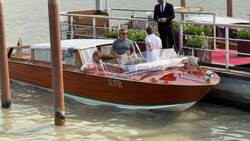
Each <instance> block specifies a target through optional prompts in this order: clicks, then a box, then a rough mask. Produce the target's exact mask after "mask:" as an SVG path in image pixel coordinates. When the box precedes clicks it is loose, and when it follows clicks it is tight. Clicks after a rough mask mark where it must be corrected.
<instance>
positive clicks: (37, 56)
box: [32, 49, 51, 62]
mask: <svg viewBox="0 0 250 141" xmlns="http://www.w3.org/2000/svg"><path fill="white" fill-rule="evenodd" d="M32 52H33V56H32V57H33V58H32V59H33V60H37V61H44V62H50V60H51V59H50V49H33V50H32Z"/></svg>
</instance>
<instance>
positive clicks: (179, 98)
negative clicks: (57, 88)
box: [9, 62, 214, 110]
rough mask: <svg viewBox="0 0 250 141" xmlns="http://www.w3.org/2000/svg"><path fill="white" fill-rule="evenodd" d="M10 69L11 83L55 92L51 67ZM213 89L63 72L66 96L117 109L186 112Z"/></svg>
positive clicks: (13, 65)
mask: <svg viewBox="0 0 250 141" xmlns="http://www.w3.org/2000/svg"><path fill="white" fill-rule="evenodd" d="M9 66H10V69H9V70H10V76H11V78H12V79H15V80H19V81H23V82H25V83H30V84H33V85H37V86H40V87H44V88H49V89H50V88H52V80H51V79H52V77H51V69H50V67H42V66H38V65H32V64H23V63H18V62H9ZM213 86H214V84H207V85H170V84H169V85H167V84H166V85H163V84H153V83H146V82H138V81H132V80H123V79H116V78H107V77H101V76H95V75H88V74H84V73H81V72H77V71H70V70H64V88H65V93H67V94H70V95H73V96H78V97H81V98H84V99H91V100H95V101H99V102H104V103H112V104H114V105H115V104H117V105H125V106H138V107H139V108H142V107H149V108H146V109H151V108H150V107H156V108H157V107H162V108H164V107H166V108H167V107H169V106H171V105H172V106H178V105H179V104H181V105H182V106H184V107H185V104H186V107H185V108H181V110H184V109H186V108H188V107H190V106H192V105H193V104H194V103H195V102H197V101H198V100H199V99H201V98H202V97H203V96H204V95H205V94H206V93H207V92H208V91H209V90H210V89H211V88H212V87H213ZM118 107H119V106H118ZM142 109H143V108H142ZM152 109H154V108H152ZM172 109H173V108H172ZM177 109H178V108H177ZM174 110H176V109H175V108H174Z"/></svg>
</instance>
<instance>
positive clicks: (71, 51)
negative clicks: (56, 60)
mask: <svg viewBox="0 0 250 141" xmlns="http://www.w3.org/2000/svg"><path fill="white" fill-rule="evenodd" d="M74 52H75V49H74V48H69V49H68V50H67V51H66V53H65V55H64V57H65V58H71V57H73V54H74Z"/></svg>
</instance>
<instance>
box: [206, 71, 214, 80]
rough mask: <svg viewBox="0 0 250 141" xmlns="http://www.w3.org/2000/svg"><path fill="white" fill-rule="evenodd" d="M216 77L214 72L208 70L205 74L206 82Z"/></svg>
mask: <svg viewBox="0 0 250 141" xmlns="http://www.w3.org/2000/svg"><path fill="white" fill-rule="evenodd" d="M213 77H214V72H213V71H210V70H207V71H206V73H205V80H206V81H210V80H211V79H212V78H213Z"/></svg>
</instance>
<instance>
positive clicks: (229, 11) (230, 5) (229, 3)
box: [227, 0, 233, 17]
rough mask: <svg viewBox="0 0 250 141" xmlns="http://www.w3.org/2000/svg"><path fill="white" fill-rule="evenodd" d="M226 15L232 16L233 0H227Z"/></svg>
mask: <svg viewBox="0 0 250 141" xmlns="http://www.w3.org/2000/svg"><path fill="white" fill-rule="evenodd" d="M227 16H228V17H233V0H227Z"/></svg>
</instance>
